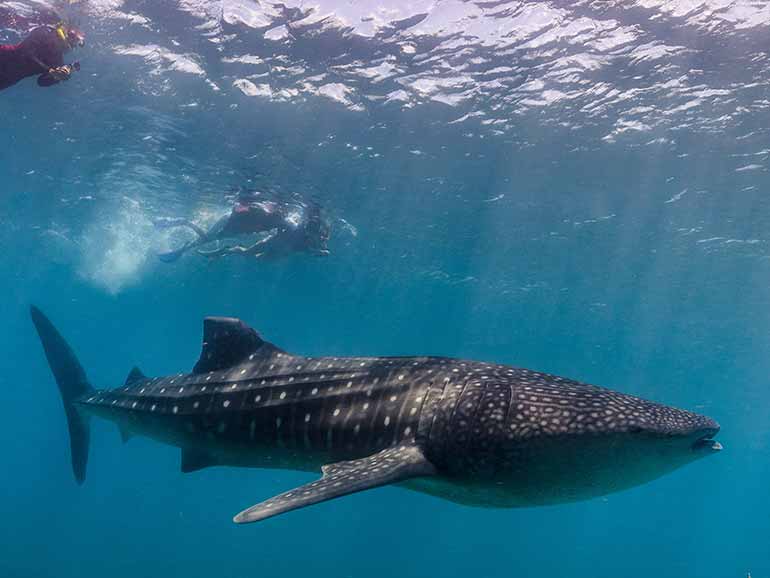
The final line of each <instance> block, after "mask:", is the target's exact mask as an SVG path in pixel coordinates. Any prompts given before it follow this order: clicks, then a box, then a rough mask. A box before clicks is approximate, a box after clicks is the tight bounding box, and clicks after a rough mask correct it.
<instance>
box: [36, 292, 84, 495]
mask: <svg viewBox="0 0 770 578" xmlns="http://www.w3.org/2000/svg"><path fill="white" fill-rule="evenodd" d="M30 314H31V315H32V322H33V323H34V324H35V329H37V334H38V335H39V336H40V341H41V342H42V344H43V350H44V351H45V356H46V357H47V358H48V365H49V366H50V367H51V372H52V373H53V375H54V378H56V383H57V384H58V385H59V392H60V393H61V397H62V401H63V402H64V411H65V413H66V414H67V424H68V425H69V430H70V449H71V451H72V471H73V472H74V473H75V479H76V480H77V482H78V484H82V483H83V482H84V481H85V479H86V465H87V464H88V443H89V439H90V430H89V427H88V418H87V417H86V416H84V415H81V414H80V413H78V410H77V408H76V407H75V401H76V400H77V399H78V398H80V397H81V396H83V395H85V394H87V393H88V392H90V391H92V390H93V388H92V387H91V384H90V383H88V378H87V377H86V372H85V371H83V368H82V367H81V365H80V362H79V361H78V359H77V357H75V354H74V353H73V351H72V348H71V347H70V346H69V344H68V343H67V342H66V341H65V340H64V338H63V337H62V336H61V334H60V333H59V332H58V331H57V330H56V328H55V327H54V326H53V324H52V323H51V322H50V321H49V320H48V318H47V317H46V316H45V315H43V312H42V311H40V309H38V308H37V307H35V306H34V305H33V306H32V307H30Z"/></svg>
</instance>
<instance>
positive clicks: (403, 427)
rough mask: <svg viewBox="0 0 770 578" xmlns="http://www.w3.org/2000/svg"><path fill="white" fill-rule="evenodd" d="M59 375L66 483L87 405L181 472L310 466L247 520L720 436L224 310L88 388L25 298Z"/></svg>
mask: <svg viewBox="0 0 770 578" xmlns="http://www.w3.org/2000/svg"><path fill="white" fill-rule="evenodd" d="M32 320H33V322H34V324H35V327H36V328H37V331H38V334H39V335H40V339H41V341H42V343H43V348H44V349H45V353H46V356H47V358H48V362H49V364H50V366H51V370H52V372H53V374H54V376H55V378H56V381H57V383H58V385H59V389H60V391H61V395H62V398H63V400H64V408H65V411H66V413H67V420H68V423H69V431H70V443H71V453H72V466H73V470H74V473H75V478H76V480H77V481H78V482H79V483H82V482H83V481H84V479H85V473H86V463H87V459H88V443H89V429H88V416H89V415H96V416H99V417H103V418H105V419H108V420H111V421H114V422H115V423H117V425H118V427H119V428H120V432H121V434H122V436H123V438H124V439H127V438H128V437H129V436H130V435H132V434H140V435H144V436H148V437H151V438H154V439H156V440H158V441H161V442H163V443H167V444H171V445H175V446H178V447H179V448H181V454H182V460H181V461H182V464H181V466H182V471H183V472H191V471H194V470H198V469H201V468H205V467H209V466H215V465H227V466H238V467H258V468H288V469H295V470H308V471H317V470H318V469H320V470H321V471H322V472H323V475H322V476H321V478H319V479H317V480H316V481H314V482H311V483H308V484H306V485H304V486H300V487H298V488H295V489H293V490H291V491H288V492H285V493H283V494H280V495H278V496H275V497H273V498H271V499H269V500H267V501H265V502H262V503H260V504H257V505H255V506H252V507H250V508H248V509H246V510H244V511H243V512H241V513H240V514H238V515H237V516H235V522H238V523H243V522H255V521H258V520H263V519H265V518H269V517H271V516H275V515H277V514H281V513H283V512H287V511H290V510H296V509H297V508H302V507H304V506H309V505H311V504H315V503H318V502H323V501H325V500H331V499H333V498H337V497H339V496H344V495H346V494H351V493H354V492H359V491H362V490H368V489H371V488H375V487H377V486H383V485H386V484H403V485H405V486H406V487H409V488H411V489H414V490H418V491H421V492H426V493H428V494H433V495H436V496H439V497H442V498H445V499H448V500H452V501H454V502H459V503H462V504H468V505H473V506H486V507H518V506H533V505H543V504H556V503H562V502H571V501H576V500H583V499H588V498H592V497H595V496H601V495H604V494H608V493H610V492H615V491H618V490H622V489H625V488H630V487H632V486H635V485H638V484H642V483H645V482H648V481H650V480H653V479H655V478H657V477H659V476H661V475H663V474H665V473H667V472H670V471H672V470H674V469H676V468H678V467H680V466H682V465H684V464H687V463H688V462H691V461H693V460H696V459H698V458H700V457H703V456H706V455H709V454H711V453H714V452H715V451H718V450H720V449H721V445H720V444H719V443H718V442H716V441H714V440H713V439H712V438H713V436H714V435H715V434H716V433H717V432H718V431H719V425H718V424H717V423H716V422H715V421H714V420H712V419H711V418H708V417H705V416H701V415H697V414H695V413H691V412H688V411H683V410H679V409H675V408H673V407H668V406H665V405H660V404H657V403H653V402H650V401H645V400H643V399H639V398H637V397H633V396H629V395H624V394H622V393H617V392H614V391H611V390H608V389H604V388H601V387H596V386H592V385H586V384H583V383H579V382H576V381H572V380H569V379H564V378H562V377H556V376H553V375H548V374H544V373H538V372H535V371H530V370H527V369H519V368H514V367H507V366H504V365H495V364H490V363H480V362H476V361H463V360H457V359H449V358H443V357H316V358H309V357H301V356H297V355H292V354H289V353H286V352H285V351H282V350H281V349H279V348H278V347H276V346H274V345H272V344H270V343H268V342H267V341H264V340H263V339H262V338H261V337H260V336H259V335H258V334H257V332H256V331H254V330H253V329H251V328H249V327H248V326H246V325H245V324H244V323H243V322H241V321H239V320H238V319H230V318H221V317H208V318H206V319H205V320H204V322H203V351H202V352H201V356H200V359H199V360H198V363H197V364H196V365H195V367H194V368H193V371H192V373H188V374H178V375H173V376H170V377H158V378H147V377H145V376H144V375H142V373H141V372H140V371H139V370H138V369H136V368H134V369H133V370H132V371H131V373H130V374H129V376H128V379H127V380H126V383H125V385H124V386H123V387H120V388H118V389H112V390H95V389H93V388H92V387H91V386H90V385H89V383H88V380H87V379H86V375H85V372H84V371H83V369H82V367H81V366H80V363H79V362H78V361H77V359H76V357H75V355H74V353H73V352H72V349H71V348H70V347H69V345H68V344H67V343H66V341H65V340H64V339H63V338H62V336H61V335H60V334H59V332H58V331H57V330H56V329H55V328H54V326H53V325H52V324H51V322H50V321H49V320H48V319H47V318H46V317H45V315H43V313H41V312H40V310H39V309H37V308H35V307H32Z"/></svg>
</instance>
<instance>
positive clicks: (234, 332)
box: [193, 317, 284, 373]
mask: <svg viewBox="0 0 770 578" xmlns="http://www.w3.org/2000/svg"><path fill="white" fill-rule="evenodd" d="M275 353H284V352H283V351H282V350H281V349H278V348H277V347H276V346H275V345H273V344H272V343H268V342H267V341H264V340H263V339H262V338H261V337H260V336H259V334H258V333H257V332H256V331H254V330H253V329H252V328H251V327H249V326H248V325H246V324H245V323H244V322H243V321H241V320H240V319H235V318H233V317H206V318H205V319H204V320H203V349H202V350H201V356H200V359H198V363H196V364H195V367H194V368H193V373H206V372H209V371H218V370H220V369H227V368H228V367H233V366H234V365H238V364H239V363H242V362H243V361H246V360H247V359H249V358H250V357H251V356H255V357H257V356H259V357H263V356H264V357H269V356H271V355H273V354H275ZM251 359H254V357H251Z"/></svg>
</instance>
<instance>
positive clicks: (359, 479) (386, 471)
mask: <svg viewBox="0 0 770 578" xmlns="http://www.w3.org/2000/svg"><path fill="white" fill-rule="evenodd" d="M322 470H323V476H322V477H321V479H320V480H316V481H315V482H311V483H309V484H305V485H304V486H300V487H298V488H295V489H293V490H291V491H288V492H284V493H283V494H279V495H278V496H275V497H274V498H271V499H269V500H267V501H266V502H262V503H261V504H257V505H256V506H252V507H251V508H249V509H248V510H244V511H243V512H241V513H240V514H238V515H237V516H235V518H233V521H234V522H236V523H237V524H245V523H249V522H258V521H259V520H264V519H266V518H271V517H273V516H277V515H278V514H283V513H284V512H288V511H290V510H297V509H299V508H304V507H305V506H310V505H312V504H317V503H318V502H325V501H326V500H333V499H334V498H338V497H340V496H345V495H347V494H353V493H355V492H361V491H363V490H368V489H371V488H376V487H378V486H385V485H387V484H393V483H396V482H401V481H404V480H407V479H409V478H416V477H421V476H432V475H435V473H436V468H435V467H433V464H431V463H430V462H429V461H428V460H427V458H426V457H425V456H424V455H423V453H422V450H420V448H418V447H416V446H397V447H393V448H388V449H386V450H383V451H381V452H379V453H376V454H374V455H371V456H368V457H365V458H361V459H360V460H353V461H349V462H337V463H335V464H329V465H326V466H323V468H322Z"/></svg>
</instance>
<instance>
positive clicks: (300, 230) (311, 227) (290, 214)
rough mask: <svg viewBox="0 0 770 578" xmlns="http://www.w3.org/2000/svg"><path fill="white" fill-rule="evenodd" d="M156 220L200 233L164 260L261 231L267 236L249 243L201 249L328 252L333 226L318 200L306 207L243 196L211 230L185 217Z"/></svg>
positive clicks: (217, 252)
mask: <svg viewBox="0 0 770 578" xmlns="http://www.w3.org/2000/svg"><path fill="white" fill-rule="evenodd" d="M300 209H303V210H300ZM155 224H156V226H158V227H162V228H169V227H186V228H188V229H191V230H192V231H194V232H195V234H196V235H197V236H198V238H197V239H195V240H193V241H190V242H188V243H186V244H185V245H183V246H182V247H180V248H179V249H176V250H174V251H170V252H168V253H161V254H160V255H158V257H159V258H160V260H161V261H163V262H165V263H171V262H173V261H176V260H177V259H179V258H180V257H181V256H182V255H183V254H185V253H186V252H187V251H189V250H191V249H196V248H198V247H201V246H203V245H206V244H208V243H211V242H214V241H221V240H223V239H227V238H232V237H239V236H242V235H253V234H262V233H265V234H267V236H266V237H264V238H262V239H260V240H259V241H257V242H256V243H254V244H253V245H250V246H248V247H244V246H242V245H235V246H227V247H222V248H218V249H214V250H211V251H198V252H199V253H200V254H201V255H205V256H207V257H221V256H224V255H228V254H242V255H253V256H255V257H268V256H279V255H286V254H289V253H296V252H309V253H315V254H318V255H328V254H329V250H328V249H327V246H326V245H327V242H328V240H329V231H330V226H329V224H328V222H327V221H326V219H325V218H324V217H323V215H322V214H321V209H320V207H319V206H318V205H316V204H312V205H311V206H309V207H307V206H305V205H304V204H303V205H298V204H296V203H284V202H276V201H271V200H252V199H250V198H248V197H241V198H240V199H239V200H238V202H237V203H236V205H235V206H234V207H233V209H232V211H231V212H230V214H229V215H226V216H225V217H222V218H221V219H220V220H219V221H217V222H216V223H214V225H213V226H212V227H211V228H210V229H209V230H208V231H206V230H204V229H202V228H201V227H199V226H198V225H196V224H195V223H192V222H190V221H188V220H186V219H158V220H156V221H155Z"/></svg>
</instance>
